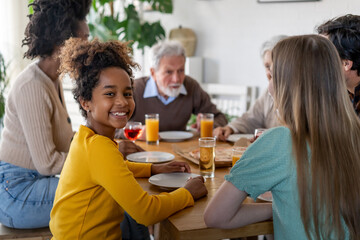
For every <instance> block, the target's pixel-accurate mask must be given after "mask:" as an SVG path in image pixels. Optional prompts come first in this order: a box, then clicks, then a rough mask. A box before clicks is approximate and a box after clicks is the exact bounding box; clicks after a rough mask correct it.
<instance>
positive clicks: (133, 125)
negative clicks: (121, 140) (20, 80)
mask: <svg viewBox="0 0 360 240" xmlns="http://www.w3.org/2000/svg"><path fill="white" fill-rule="evenodd" d="M142 130H143V125H142V124H141V122H128V123H127V124H126V126H125V128H124V134H125V137H126V138H127V139H129V140H131V141H133V142H135V140H136V139H138V138H139V137H140V135H141V131H142Z"/></svg>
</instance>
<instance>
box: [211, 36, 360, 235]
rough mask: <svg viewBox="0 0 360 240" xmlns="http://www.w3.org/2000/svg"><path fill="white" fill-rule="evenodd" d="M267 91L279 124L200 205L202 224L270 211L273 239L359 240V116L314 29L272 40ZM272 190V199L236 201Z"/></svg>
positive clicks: (262, 216) (248, 219)
mask: <svg viewBox="0 0 360 240" xmlns="http://www.w3.org/2000/svg"><path fill="white" fill-rule="evenodd" d="M272 58H273V63H274V65H273V90H274V91H273V93H272V94H273V96H274V100H275V106H276V108H277V109H278V112H279V117H280V120H281V122H282V125H283V126H281V127H277V128H274V129H271V130H268V131H267V132H266V133H264V134H263V135H262V136H261V137H259V138H258V139H257V140H256V141H255V142H254V143H253V144H252V145H251V146H250V147H249V148H248V149H247V151H246V152H245V153H244V155H243V157H242V158H241V159H240V160H239V161H238V162H237V163H236V164H235V166H234V167H233V169H231V172H230V174H229V175H227V176H226V177H225V179H226V181H225V182H224V183H223V185H222V186H221V188H220V189H219V191H218V192H217V193H216V195H215V197H214V198H213V199H212V201H211V202H210V203H209V205H208V206H207V209H206V210H205V223H206V224H207V225H208V226H209V227H219V228H236V227H240V226H243V225H246V224H250V223H253V222H258V221H263V220H266V219H270V218H271V217H273V219H274V234H275V239H359V237H360V217H359V216H360V203H359V199H360V174H359V172H360V161H359V156H360V148H359V142H360V121H359V119H358V118H357V116H356V114H355V112H354V109H353V108H352V106H351V102H350V101H349V98H348V96H347V92H346V86H345V79H344V75H343V71H342V68H341V61H340V58H339V55H338V53H337V51H336V49H335V47H334V45H333V44H332V43H331V42H330V41H329V40H328V39H326V38H324V37H322V36H317V35H306V36H296V37H291V38H287V39H285V40H282V41H281V42H279V43H278V44H277V45H276V46H275V48H274V49H273V52H272ZM265 191H271V193H272V195H273V203H272V205H271V204H266V203H265V204H258V203H257V204H252V205H251V204H242V202H243V200H244V199H245V198H246V197H247V196H248V194H249V196H250V197H251V198H253V199H256V198H257V197H258V196H259V195H260V194H262V193H264V192H265Z"/></svg>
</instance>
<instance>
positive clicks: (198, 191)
mask: <svg viewBox="0 0 360 240" xmlns="http://www.w3.org/2000/svg"><path fill="white" fill-rule="evenodd" d="M184 188H185V189H186V190H188V191H189V192H190V193H191V195H192V197H193V198H194V200H195V201H196V200H198V199H199V198H201V197H203V196H206V195H207V194H208V191H207V189H206V187H205V184H204V178H203V177H202V176H198V177H195V178H190V179H189V180H188V181H187V183H186V184H185V186H184Z"/></svg>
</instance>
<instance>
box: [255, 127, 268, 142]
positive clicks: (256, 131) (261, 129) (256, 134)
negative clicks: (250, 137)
mask: <svg viewBox="0 0 360 240" xmlns="http://www.w3.org/2000/svg"><path fill="white" fill-rule="evenodd" d="M265 131H266V128H257V129H255V133H254V137H255V140H256V139H257V138H258V137H260V135H261V134H263V133H264V132H265ZM255 140H254V141H255Z"/></svg>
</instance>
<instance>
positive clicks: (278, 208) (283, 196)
mask: <svg viewBox="0 0 360 240" xmlns="http://www.w3.org/2000/svg"><path fill="white" fill-rule="evenodd" d="M309 153H310V151H309ZM225 180H227V181H229V182H231V183H232V184H234V186H235V187H237V188H238V189H239V190H241V191H245V192H247V193H248V194H249V196H250V197H251V198H253V199H256V198H257V197H258V196H259V195H260V194H262V193H264V192H266V191H271V193H272V196H273V203H272V209H273V219H274V235H275V239H277V240H279V239H280V240H281V239H284V240H285V239H286V240H288V239H294V240H296V239H299V240H303V239H307V238H306V233H305V229H304V225H303V223H302V220H301V215H300V203H299V195H298V186H297V173H296V163H295V158H294V157H293V154H292V139H291V133H290V130H289V129H288V128H286V127H276V128H272V129H270V130H267V131H266V132H265V133H263V134H262V135H261V136H260V137H259V138H258V139H257V140H256V141H255V142H254V143H253V144H251V145H250V147H248V149H247V150H246V151H245V153H244V154H243V156H242V157H241V159H240V160H239V161H237V162H236V164H235V165H234V167H233V168H232V169H231V171H230V174H229V175H226V176H225ZM345 234H346V239H348V237H349V233H348V231H347V229H346V228H345Z"/></svg>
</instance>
